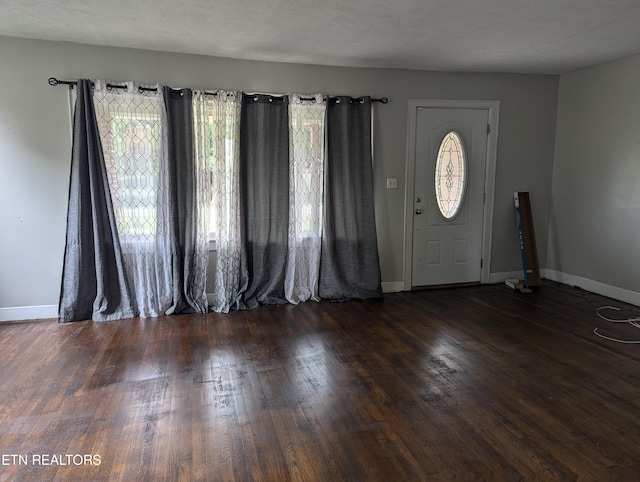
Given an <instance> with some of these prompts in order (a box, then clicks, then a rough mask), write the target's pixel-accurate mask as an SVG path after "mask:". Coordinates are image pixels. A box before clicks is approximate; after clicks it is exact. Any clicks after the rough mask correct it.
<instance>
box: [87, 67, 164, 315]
mask: <svg viewBox="0 0 640 482" xmlns="http://www.w3.org/2000/svg"><path fill="white" fill-rule="evenodd" d="M94 84H95V88H94V96H93V100H94V104H95V109H96V116H97V120H98V127H99V131H100V138H101V140H102V146H103V151H104V158H105V163H106V168H107V174H108V177H109V188H110V191H111V198H112V199H113V207H114V212H115V219H116V223H117V227H118V233H119V239H120V244H121V246H122V255H123V259H124V265H125V267H126V272H127V277H128V279H129V283H130V285H131V290H132V294H133V300H134V309H135V314H136V315H139V316H158V315H162V314H164V313H165V312H166V310H167V309H168V308H169V307H170V306H171V304H172V286H173V284H172V272H171V242H170V237H169V235H170V230H171V225H170V219H171V218H170V216H171V213H170V212H169V206H170V194H169V176H168V172H167V152H166V149H167V139H166V120H164V118H163V117H164V116H163V111H164V100H163V95H162V90H161V89H160V88H159V86H146V87H155V88H156V90H155V91H140V90H139V87H141V86H140V85H137V84H134V83H133V82H128V83H125V84H124V85H126V89H119V88H110V87H108V86H107V83H106V82H104V81H100V80H97V81H95V83H94ZM119 85H122V84H119Z"/></svg>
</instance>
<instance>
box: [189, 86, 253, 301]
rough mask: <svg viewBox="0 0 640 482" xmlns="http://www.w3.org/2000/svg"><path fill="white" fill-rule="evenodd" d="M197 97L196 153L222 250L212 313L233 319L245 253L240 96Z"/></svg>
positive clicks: (218, 253) (199, 94) (221, 93)
mask: <svg viewBox="0 0 640 482" xmlns="http://www.w3.org/2000/svg"><path fill="white" fill-rule="evenodd" d="M215 94H216V95H215V96H212V95H206V94H204V92H196V93H195V94H194V99H193V101H194V116H195V126H196V152H197V155H198V156H199V157H203V158H206V159H207V160H208V163H209V169H210V176H211V198H210V200H209V204H210V208H209V209H210V211H209V214H210V232H211V236H212V238H213V239H214V240H215V245H216V268H215V280H214V293H213V301H212V305H211V309H212V310H213V311H216V312H222V313H227V312H229V310H230V309H233V308H237V307H239V306H240V293H239V288H240V273H241V263H240V259H241V251H242V244H241V240H240V207H239V204H240V200H239V197H240V194H239V168H240V160H239V137H238V136H239V133H240V106H241V101H240V94H239V93H238V92H227V91H218V92H216V93H215Z"/></svg>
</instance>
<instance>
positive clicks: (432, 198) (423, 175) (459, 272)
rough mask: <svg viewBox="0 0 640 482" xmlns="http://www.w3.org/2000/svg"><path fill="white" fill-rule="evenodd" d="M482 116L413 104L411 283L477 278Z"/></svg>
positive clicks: (483, 113) (484, 131) (484, 148)
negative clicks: (413, 161)
mask: <svg viewBox="0 0 640 482" xmlns="http://www.w3.org/2000/svg"><path fill="white" fill-rule="evenodd" d="M488 118H489V111H488V110H487V109H466V108H461V109H457V108H433V107H418V108H417V112H416V122H415V126H416V132H415V176H414V199H413V201H414V202H413V208H414V209H413V213H412V214H413V249H412V253H413V254H412V276H411V285H412V287H421V286H439V285H450V284H462V283H479V282H480V280H481V262H482V239H483V232H482V230H483V213H484V201H485V193H484V187H485V171H486V162H487V136H488V133H487V126H488ZM443 141H445V146H444V147H445V148H444V149H443V150H440V147H441V145H442V144H443ZM439 151H440V162H438V154H439ZM438 164H439V166H438ZM438 199H440V203H439V202H438ZM457 200H459V204H457Z"/></svg>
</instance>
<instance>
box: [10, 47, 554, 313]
mask: <svg viewBox="0 0 640 482" xmlns="http://www.w3.org/2000/svg"><path fill="white" fill-rule="evenodd" d="M0 59H1V60H2V65H3V67H2V69H0V310H3V309H4V313H5V319H7V316H9V315H7V313H9V314H10V315H11V316H14V317H15V316H18V317H26V316H27V312H26V311H20V310H17V311H16V310H13V311H7V308H9V307H25V306H26V307H31V306H38V305H44V306H46V307H48V309H49V312H51V310H52V309H53V308H52V307H53V306H54V305H56V304H57V302H58V296H59V285H60V273H61V266H62V256H63V250H64V232H65V217H66V197H67V190H68V176H69V159H70V149H71V144H70V128H69V112H68V100H67V96H68V94H67V89H66V88H64V87H50V86H48V85H47V78H48V77H50V76H55V77H57V78H59V79H77V78H92V79H93V78H103V79H108V80H112V81H124V80H135V81H141V82H149V83H153V82H159V83H161V84H166V85H171V86H174V87H194V88H198V87H201V88H210V89H216V88H224V89H238V90H246V91H253V92H256V91H258V92H271V93H286V92H301V93H313V92H322V93H326V94H333V95H335V94H345V95H364V94H369V95H373V96H375V97H381V96H387V97H389V99H390V102H389V104H387V105H377V106H376V114H375V119H376V120H375V126H374V129H375V145H374V149H375V161H376V164H375V172H374V182H375V186H374V189H375V195H376V212H377V214H376V216H377V222H378V245H379V249H380V259H381V269H382V279H383V282H385V283H389V284H394V283H397V282H402V280H403V246H404V240H403V232H404V228H403V226H404V188H405V186H404V179H405V164H406V140H407V132H406V129H407V102H408V99H410V98H414V99H421V98H422V99H499V100H500V101H501V111H500V133H499V143H498V160H497V176H496V190H495V211H494V226H493V246H492V263H491V271H492V273H497V276H498V277H499V276H500V273H508V272H513V271H518V270H520V269H521V268H520V256H519V252H518V247H517V238H516V232H515V215H514V213H513V201H512V193H513V191H515V190H528V191H530V192H531V194H532V201H533V207H534V219H535V223H536V232H537V233H544V235H543V236H540V235H539V236H538V238H539V239H538V250H539V257H540V261H541V265H542V266H544V265H545V262H546V252H547V246H546V233H547V231H548V212H549V204H548V202H549V201H548V200H549V195H550V186H551V174H552V165H553V149H554V133H555V118H556V111H557V92H558V78H557V77H555V76H535V75H512V74H462V73H436V72H421V71H409V70H396V69H355V68H353V69H352V68H337V67H323V66H313V65H293V64H279V63H268V62H251V61H241V60H232V59H221V58H213V57H205V56H195V55H185V54H171V53H166V52H155V51H142V50H132V49H116V48H107V47H94V46H85V45H77V44H68V43H57V42H45V41H37V40H25V39H14V38H6V37H4V38H3V37H0ZM388 177H390V178H397V179H398V189H395V190H387V189H386V181H385V180H386V178H388ZM32 312H33V311H32ZM32 312H30V313H32ZM15 313H24V316H23V315H20V314H18V315H14V314H15ZM53 313H54V314H55V310H53ZM2 316H3V315H2V314H1V313H0V319H2Z"/></svg>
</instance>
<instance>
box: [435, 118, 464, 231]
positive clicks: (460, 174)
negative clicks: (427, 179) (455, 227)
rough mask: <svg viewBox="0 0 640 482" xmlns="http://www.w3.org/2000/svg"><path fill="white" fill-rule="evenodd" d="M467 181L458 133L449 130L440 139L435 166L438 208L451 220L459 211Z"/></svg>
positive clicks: (461, 144) (462, 146)
mask: <svg viewBox="0 0 640 482" xmlns="http://www.w3.org/2000/svg"><path fill="white" fill-rule="evenodd" d="M466 182H467V159H466V155H465V149H464V144H463V142H462V138H461V137H460V135H459V134H458V133H457V132H455V131H451V132H449V133H448V134H447V135H446V136H444V139H443V140H442V143H441V144H440V149H438V157H437V159H436V168H435V188H436V189H435V192H436V200H437V201H438V209H439V210H440V213H441V214H442V215H443V216H444V217H445V219H448V220H451V219H453V218H455V217H456V216H457V215H458V213H459V212H460V208H461V207H462V203H463V201H464V192H465V186H466Z"/></svg>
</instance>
